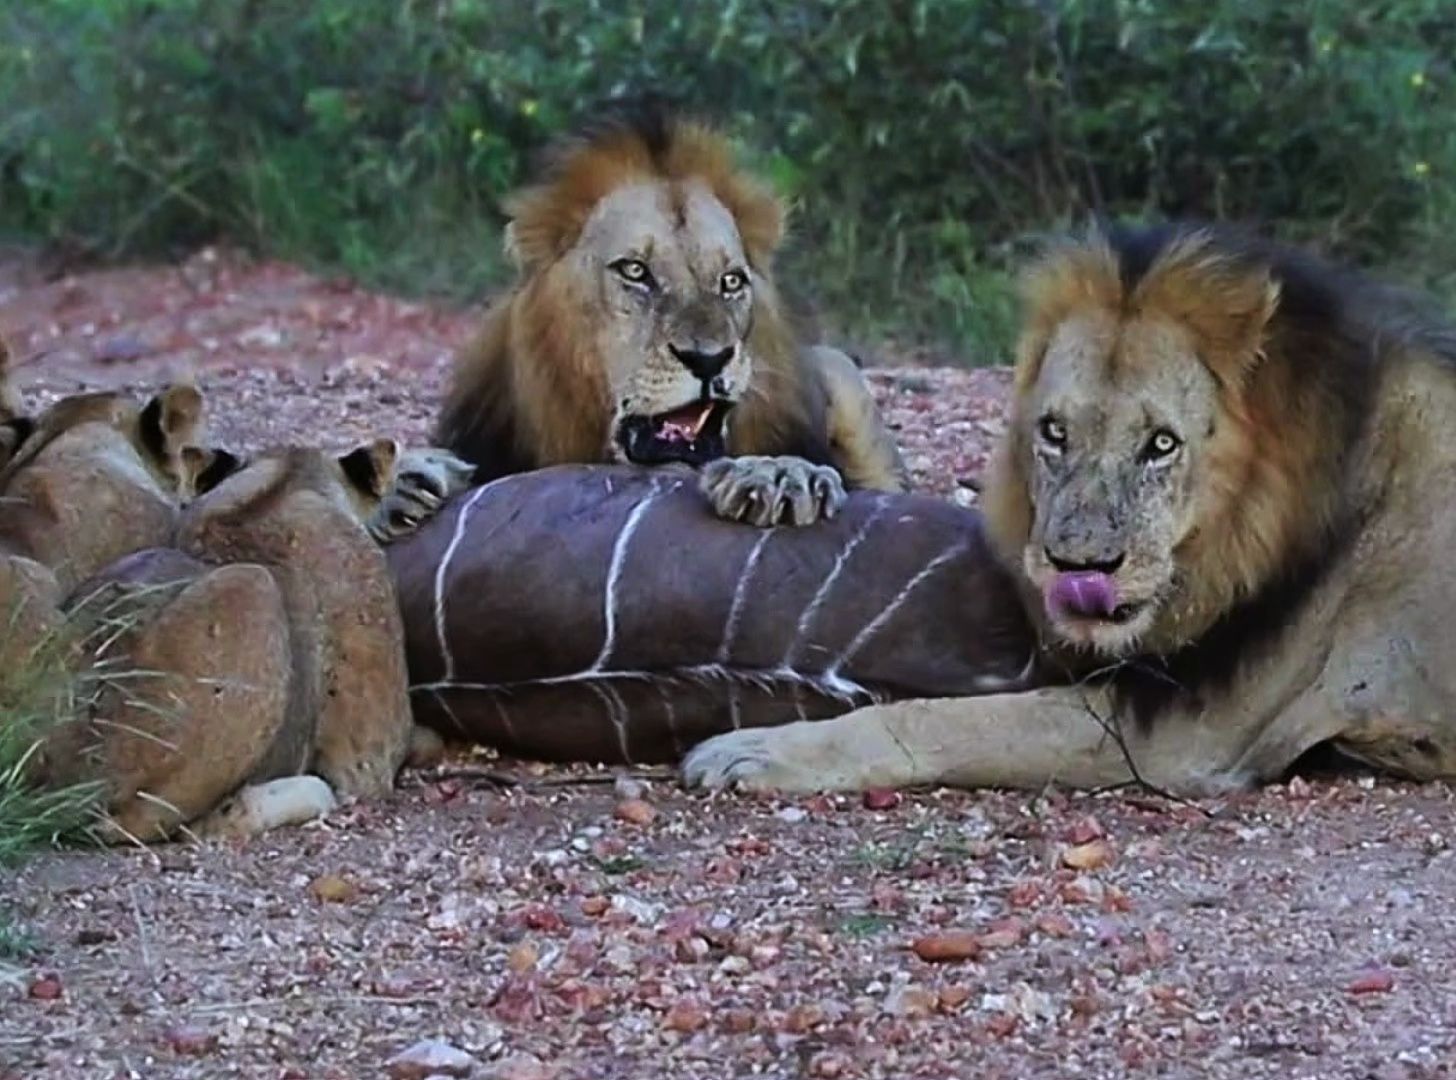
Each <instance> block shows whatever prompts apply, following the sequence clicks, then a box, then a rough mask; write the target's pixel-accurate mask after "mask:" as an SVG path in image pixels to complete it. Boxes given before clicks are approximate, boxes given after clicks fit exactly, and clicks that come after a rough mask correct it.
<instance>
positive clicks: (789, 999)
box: [0, 252, 1456, 1080]
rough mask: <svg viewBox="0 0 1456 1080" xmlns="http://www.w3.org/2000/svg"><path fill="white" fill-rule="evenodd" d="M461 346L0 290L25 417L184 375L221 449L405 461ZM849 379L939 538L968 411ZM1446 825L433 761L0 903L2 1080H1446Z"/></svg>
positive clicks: (446, 320)
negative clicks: (1196, 1079)
mask: <svg viewBox="0 0 1456 1080" xmlns="http://www.w3.org/2000/svg"><path fill="white" fill-rule="evenodd" d="M476 314H477V313H476V312H474V311H463V312H451V311H443V310H436V309H432V308H430V307H427V306H424V305H420V304H411V303H404V302H401V301H398V300H394V299H389V298H384V297H379V296H373V295H369V294H367V293H365V292H362V291H361V290H359V289H357V288H355V287H353V286H352V285H350V284H349V283H347V282H338V281H324V280H319V279H316V278H312V277H309V276H308V275H305V274H303V273H301V272H299V271H297V270H295V269H292V268H289V267H286V266H281V265H277V264H268V263H264V264H256V263H249V262H247V261H244V260H241V259H239V258H237V257H235V256H232V255H228V254H218V253H213V252H205V253H203V254H201V255H198V256H196V257H194V258H193V259H191V260H189V261H188V262H187V263H186V264H184V265H182V266H178V267H169V268H140V269H138V268H133V269H125V270H113V271H106V272H99V273H88V274H84V275H78V276H74V277H68V278H61V279H57V280H43V279H42V278H41V277H40V276H39V275H38V274H37V272H36V270H35V268H34V266H33V264H30V263H28V262H25V261H23V260H19V259H9V260H5V259H0V334H4V335H5V336H6V338H7V339H8V340H9V341H10V342H11V345H12V348H13V351H14V352H15V353H16V354H17V355H18V356H19V357H21V358H22V361H21V362H22V366H21V368H20V371H19V374H20V376H21V377H22V379H23V381H24V383H25V386H26V388H27V393H28V394H29V395H31V397H32V399H33V400H36V401H44V400H47V399H49V398H51V397H53V396H55V395H58V394H61V393H67V392H71V391H73V390H75V389H78V388H81V387H97V386H128V387H134V388H136V389H137V390H138V391H141V390H143V389H150V388H152V387H154V386H156V385H157V384H158V383H159V382H161V381H163V380H164V379H166V378H169V377H172V376H174V375H178V374H183V373H192V374H194V375H195V376H196V377H197V378H198V380H199V383H200V385H201V386H202V387H203V389H204V391H205V392H206V393H207V395H208V399H209V403H210V409H211V416H212V426H213V430H214V435H215V437H216V439H215V441H218V442H222V443H224V444H227V445H231V446H233V447H234V448H239V449H244V450H248V449H256V448H258V447H260V446H262V445H265V444H269V443H274V442H278V441H282V440H294V441H304V442H314V443H322V444H325V445H330V446H338V447H340V448H343V447H347V446H349V445H351V444H352V443H354V442H357V441H360V440H362V439H364V438H366V437H369V436H371V435H374V434H379V433H387V434H392V435H396V436H399V437H401V438H403V439H406V440H418V439H422V438H424V437H425V436H426V435H427V433H428V430H429V424H430V419H431V417H432V415H433V412H434V409H435V407H436V404H437V402H438V400H439V395H440V393H441V389H442V386H443V382H444V378H445V376H446V372H447V369H448V356H449V353H450V350H451V349H452V348H453V347H454V346H455V345H456V344H457V343H458V342H459V341H460V340H461V339H462V337H463V336H464V335H465V334H466V333H467V332H468V328H469V326H470V325H471V320H472V319H473V318H474V316H475V315H476ZM873 380H874V383H875V386H876V391H877V393H878V394H879V395H880V397H881V400H882V402H883V403H884V405H885V408H886V410H887V412H888V414H889V415H890V417H891V419H892V421H893V422H894V424H895V426H896V427H897V429H898V433H899V437H900V439H901V442H902V445H903V446H904V447H905V450H906V455H907V458H908V460H909V462H910V464H911V467H912V470H913V472H914V476H915V479H916V482H917V484H918V485H919V486H920V487H922V488H924V489H926V490H930V491H935V492H938V493H941V494H945V495H947V496H949V497H953V498H958V499H960V500H962V501H968V500H970V499H971V498H972V497H973V496H972V485H973V483H974V478H975V477H976V475H977V474H978V472H979V470H980V469H981V467H982V465H983V463H984V456H985V452H986V448H987V444H988V441H989V440H990V439H991V438H992V437H993V436H994V435H995V434H996V433H997V432H998V431H999V426H1000V423H1001V403H1002V398H1003V395H1004V389H1005V374H1004V372H1000V371H987V370H981V371H971V372H968V371H956V370H951V369H944V368H935V369H924V368H914V369H911V368H906V367H903V366H901V367H896V368H893V369H876V370H875V371H874V372H873ZM487 766H488V767H487ZM503 775H504V776H506V777H509V778H513V780H514V782H513V783H509V784H503V783H502V782H501V777H502V776H503ZM1451 814H1452V793H1451V791H1450V789H1449V788H1447V787H1445V786H1443V785H1427V786H1424V787H1415V786H1411V785H1402V784H1390V783H1386V782H1372V781H1371V780H1370V779H1369V778H1358V777H1346V778H1342V779H1315V780H1309V781H1306V780H1304V779H1296V780H1293V781H1291V782H1290V783H1289V784H1286V785H1281V786H1278V787H1275V788H1270V789H1267V790H1265V791H1263V792H1261V793H1258V794H1255V795H1250V796H1247V797H1241V798H1238V799H1231V800H1224V801H1220V802H1211V803H1207V804H1202V805H1199V806H1187V805H1179V804H1173V803H1169V802H1167V801H1166V800H1162V799H1159V798H1155V797H1151V796H1148V795H1145V794H1139V793H1136V792H1121V793H1115V794H1103V795H1098V796H1088V795H1079V796H1067V795H1065V794H1062V793H1057V792H1047V793H1044V794H1043V795H1042V796H1041V797H1032V796H1029V795H1014V794H1005V793H977V794H967V793H953V792H946V791H938V792H928V793H917V794H914V795H908V796H905V797H903V798H902V797H900V796H898V795H892V794H881V795H877V796H875V797H872V798H870V799H868V800H864V799H860V798H814V799H800V800H791V801H781V800H771V799H749V798H744V797H735V796H722V795H719V796H713V797H707V796H700V795H689V794H686V793H684V792H682V791H681V790H680V789H679V788H677V787H676V785H675V784H674V783H673V781H672V779H671V777H669V776H649V777H640V776H639V777H628V776H615V777H614V776H613V775H611V774H608V773H604V772H602V771H597V770H590V769H572V770H562V769H543V768H540V767H537V766H533V765H530V764H529V763H521V762H501V761H485V760H482V759H481V758H476V757H472V758H467V759H463V760H459V761H452V762H450V763H449V764H447V766H445V767H444V768H442V769H440V770H436V771H432V772H430V773H427V774H413V775H409V776H407V777H406V778H405V780H404V782H403V784H402V786H401V789H400V791H399V792H398V793H397V794H396V795H395V796H394V797H393V798H392V799H390V800H388V801H385V802H382V803H378V804H372V805H369V806H354V807H350V808H346V809H345V810H343V811H340V812H339V813H336V814H335V815H333V816H332V817H331V818H330V819H329V820H327V821H325V822H320V823H316V824H314V825H311V826H308V827H305V828H302V829H295V830H290V831H286V832H280V833H277V834H275V835H272V836H269V837H265V838H262V839H259V840H256V841H252V842H249V843H246V844H236V845H211V846H206V847H188V846H174V847H169V848H159V849H154V850H150V851H130V850H128V851H117V852H110V853H93V852H71V853H66V854H57V855H52V856H45V857H41V858H38V859H36V860H34V861H33V862H32V863H30V864H28V865H27V866H25V867H24V868H22V869H21V870H20V871H18V872H17V873H14V874H12V875H11V876H10V877H8V878H6V879H5V880H3V881H0V905H4V906H6V907H7V908H9V909H11V910H14V911H16V912H18V913H19V915H20V917H21V919H22V920H23V921H24V922H25V923H26V925H27V926H28V927H29V928H30V929H31V931H32V932H33V934H34V937H35V939H36V942H37V949H36V952H35V953H34V954H33V955H32V956H30V957H28V958H27V959H25V960H23V961H21V962H20V966H19V967H17V968H15V969H13V970H12V971H11V972H10V973H9V974H8V976H7V977H6V978H5V979H4V981H3V982H0V1080H21V1078H26V1080H29V1078H31V1077H78V1078H88V1080H89V1078H111V1077H145V1078H152V1077H208V1078H211V1077H232V1076H246V1077H272V1078H277V1080H282V1078H289V1077H291V1078H298V1080H303V1078H310V1080H312V1078H321V1080H322V1078H356V1077H357V1078H367V1077H424V1076H428V1075H432V1074H433V1075H437V1076H473V1077H495V1078H498V1080H505V1078H513V1080H536V1078H554V1080H615V1078H623V1080H627V1078H632V1080H639V1078H640V1080H646V1078H656V1077H670V1078H674V1080H676V1078H684V1080H690V1078H695V1077H711V1078H713V1080H722V1078H724V1077H729V1076H731V1077H739V1076H763V1077H824V1078H846V1080H847V1078H858V1077H866V1078H868V1077H886V1078H902V1077H903V1078H917V1077H940V1078H965V1080H971V1078H992V1077H1016V1078H1018V1080H1021V1078H1025V1077H1032V1076H1036V1077H1041V1076H1046V1077H1121V1076H1167V1077H1181V1076H1190V1077H1191V1076H1217V1077H1230V1078H1233V1077H1238V1078H1244V1077H1265V1076H1268V1077H1276V1076H1277V1077H1281V1078H1284V1077H1311V1078H1314V1077H1319V1078H1336V1077H1341V1078H1343V1077H1351V1078H1354V1077H1371V1078H1381V1080H1384V1078H1387V1077H1389V1078H1397V1077H1401V1078H1403V1077H1422V1078H1423V1077H1436V1076H1447V1075H1452V1074H1453V1073H1456V996H1453V995H1451V994H1450V993H1449V992H1448V990H1447V989H1446V987H1447V984H1446V982H1445V979H1446V978H1447V977H1448V975H1449V972H1450V970H1451V966H1452V964H1453V962H1456V936H1453V930H1456V913H1453V912H1456V909H1453V908H1451V907H1448V906H1447V903H1446V898H1448V897H1450V896H1451V895H1456V859H1453V856H1452V852H1451V848H1450V844H1451V839H1452V837H1451V821H1452V817H1451ZM1443 971H1444V972H1447V973H1448V975H1443V974H1442V972H1443Z"/></svg>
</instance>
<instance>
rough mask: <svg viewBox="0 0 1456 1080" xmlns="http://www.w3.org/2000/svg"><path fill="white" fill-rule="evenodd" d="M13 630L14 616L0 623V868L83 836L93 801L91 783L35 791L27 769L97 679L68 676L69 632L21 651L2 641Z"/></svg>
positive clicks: (78, 708) (79, 674)
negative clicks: (1, 664) (0, 663)
mask: <svg viewBox="0 0 1456 1080" xmlns="http://www.w3.org/2000/svg"><path fill="white" fill-rule="evenodd" d="M17 625H19V624H18V614H15V615H11V616H10V617H9V618H8V619H5V620H4V621H0V655H3V656H4V657H5V659H6V663H5V666H4V667H3V669H0V869H3V868H5V867H8V866H13V865H14V864H16V863H17V862H19V861H20V860H21V859H22V858H23V857H24V856H26V855H27V854H29V853H30V852H32V851H35V850H36V849H38V848H43V847H51V846H55V845H56V844H57V843H59V842H60V841H62V840H63V839H65V838H67V837H71V836H74V835H76V834H78V833H80V832H81V831H83V830H84V829H85V828H86V827H87V826H88V825H89V824H90V823H91V822H92V821H93V820H94V815H95V812H96V802H97V797H98V795H99V791H98V789H97V787H96V785H94V784H76V785H71V786H65V787H50V786H43V785H41V784H39V783H37V782H36V779H35V769H34V764H35V758H36V755H37V753H38V752H39V749H40V745H41V743H42V741H43V740H44V739H45V737H46V735H47V734H48V733H49V732H51V731H52V730H54V729H55V728H56V727H57V726H58V725H60V724H62V723H65V722H66V721H68V720H70V719H72V718H74V717H76V716H77V715H79V714H80V712H81V711H82V710H83V709H84V708H85V705H86V703H87V702H88V701H89V700H90V696H91V695H92V694H93V693H94V692H95V688H96V686H97V683H98V679H99V677H100V673H99V672H89V671H81V672H77V671H75V670H73V668H72V665H71V664H70V662H69V657H70V655H71V652H72V650H71V645H72V641H73V638H72V636H71V629H70V627H63V628H62V630H60V631H58V632H56V633H53V634H50V635H47V636H46V637H44V638H43V640H41V641H39V642H37V643H35V644H34V645H32V646H29V647H25V648H21V647H18V646H14V647H12V644H11V642H10V640H9V638H10V635H11V633H12V628H13V627H15V626H17Z"/></svg>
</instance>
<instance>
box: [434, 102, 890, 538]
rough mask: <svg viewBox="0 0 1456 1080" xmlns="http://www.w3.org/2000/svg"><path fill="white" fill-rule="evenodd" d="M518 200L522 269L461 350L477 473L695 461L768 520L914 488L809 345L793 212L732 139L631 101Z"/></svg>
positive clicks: (456, 421)
mask: <svg viewBox="0 0 1456 1080" xmlns="http://www.w3.org/2000/svg"><path fill="white" fill-rule="evenodd" d="M507 209H508V211H509V214H510V218H511V220H510V224H509V226H508V230H507V239H506V244H507V250H508V251H509V253H510V254H511V256H512V257H513V258H514V260H515V262H516V263H517V265H518V267H519V268H520V271H521V277H520V280H519V282H518V283H517V284H516V286H515V287H514V288H513V289H511V290H510V291H509V292H508V293H507V294H506V295H504V296H503V297H502V298H500V299H499V300H498V301H497V302H496V304H495V305H494V306H493V307H492V308H491V310H490V311H489V313H488V314H487V315H486V318H485V323H484V326H483V328H482V329H481V331H480V333H479V335H478V336H477V337H476V339H475V340H474V341H473V342H472V343H471V344H470V345H468V346H467V347H466V348H465V349H464V350H463V351H462V353H461V354H460V356H459V357H458V358H457V363H456V369H455V376H454V381H453V385H452V386H451V388H450V391H449V394H448V397H447V400H446V402H445V406H444V410H443V413H442V415H441V418H440V422H439V427H438V431H437V434H436V437H435V440H434V441H435V442H436V443H437V444H438V445H440V446H444V447H446V448H448V449H449V450H452V451H453V452H455V453H456V454H458V455H459V456H460V457H462V458H464V459H466V460H467V461H469V462H471V463H473V464H474V465H475V466H476V473H475V480H476V482H478V483H483V482H485V481H488V480H491V479H494V478H496V477H499V476H504V475H508V474H512V473H519V472H524V471H528V470H532V469H537V468H541V467H544V466H549V465H561V464H591V463H599V462H601V463H605V462H611V461H624V462H633V463H636V464H641V465H662V464H670V463H677V464H681V465H687V466H691V467H695V468H700V469H701V470H702V483H703V486H704V490H705V491H706V492H707V493H708V496H709V498H710V500H711V501H712V503H713V505H714V507H715V508H716V509H717V510H718V512H719V513H721V514H723V515H724V516H726V517H730V518H736V519H741V520H748V521H753V522H755V523H758V524H764V525H767V524H774V523H779V522H790V523H798V524H804V523H808V522H810V521H813V520H816V519H817V518H819V517H821V516H824V515H826V514H832V513H834V511H835V510H836V508H837V507H838V505H839V503H840V502H841V501H842V500H843V497H844V487H845V486H846V485H847V486H849V487H851V488H856V487H858V488H873V489H878V490H886V491H897V490H902V489H903V488H904V486H905V482H904V468H903V465H902V463H901V460H900V456H899V453H898V451H897V450H896V448H895V445H894V443H893V441H892V440H891V438H890V435H889V432H888V431H887V430H886V428H885V426H884V424H883V422H882V421H881V419H880V417H879V414H878V411H877V409H876V407H875V404H874V399H873V397H872V396H871V394H870V391H869V388H868V385H867V384H866V382H865V380H864V378H863V377H862V376H861V374H860V372H859V369H858V367H857V366H856V365H855V363H854V362H853V361H852V360H851V359H850V358H849V357H848V356H846V355H845V354H844V353H842V352H839V351H838V350H835V349H832V348H828V347H824V346H805V345H804V344H803V343H801V342H800V341H799V340H798V338H797V337H796V335H795V332H794V329H793V327H792V326H791V322H790V319H789V318H788V317H787V315H786V313H785V310H784V306H783V304H782V302H781V300H780V298H779V294H778V291H777V290H776V288H775V285H774V279H773V271H772V265H771V264H772V261H773V257H774V253H775V251H776V250H777V249H778V247H779V245H780V242H781V241H782V239H783V234H784V223H785V211H784V207H783V206H782V204H781V203H780V202H779V200H778V199H777V198H775V197H774V196H773V194H772V193H771V192H770V191H769V190H768V189H767V188H765V187H764V186H762V185H761V184H760V183H759V182H758V181H756V180H755V179H753V178H752V177H750V176H748V175H746V174H745V173H743V172H741V171H739V170H738V169H737V168H736V167H735V165H734V163H733V160H732V156H731V154H730V152H729V147H728V144H727V143H726V141H725V140H724V139H723V138H722V137H721V136H719V135H718V134H716V133H715V132H713V131H712V130H711V129H709V128H708V127H705V126H702V125H700V124H698V123H695V122H690V121H688V120H685V119H682V118H680V117H678V116H676V115H674V114H673V113H671V112H670V111H669V110H667V109H666V108H664V107H662V106H661V105H659V104H656V103H653V102H648V103H646V104H642V103H637V104H636V105H634V106H633V107H630V108H628V107H623V108H619V109H618V110H616V111H615V112H613V113H612V114H610V115H609V116H608V117H607V118H606V119H605V120H602V121H600V122H598V123H597V124H595V125H594V126H592V127H591V128H590V129H589V130H588V131H587V132H586V133H585V134H582V135H579V136H577V137H574V138H571V139H568V140H565V141H564V142H562V143H561V144H559V145H558V146H557V147H556V148H555V151H554V153H553V154H552V155H551V156H550V158H549V161H548V164H547V166H546V168H545V172H544V175H543V176H542V177H541V178H540V180H539V181H538V183H536V184H535V185H534V186H531V187H528V188H526V189H525V190H523V191H521V192H518V193H516V194H515V195H514V196H513V197H512V198H511V200H510V201H509V202H508V206H507Z"/></svg>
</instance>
